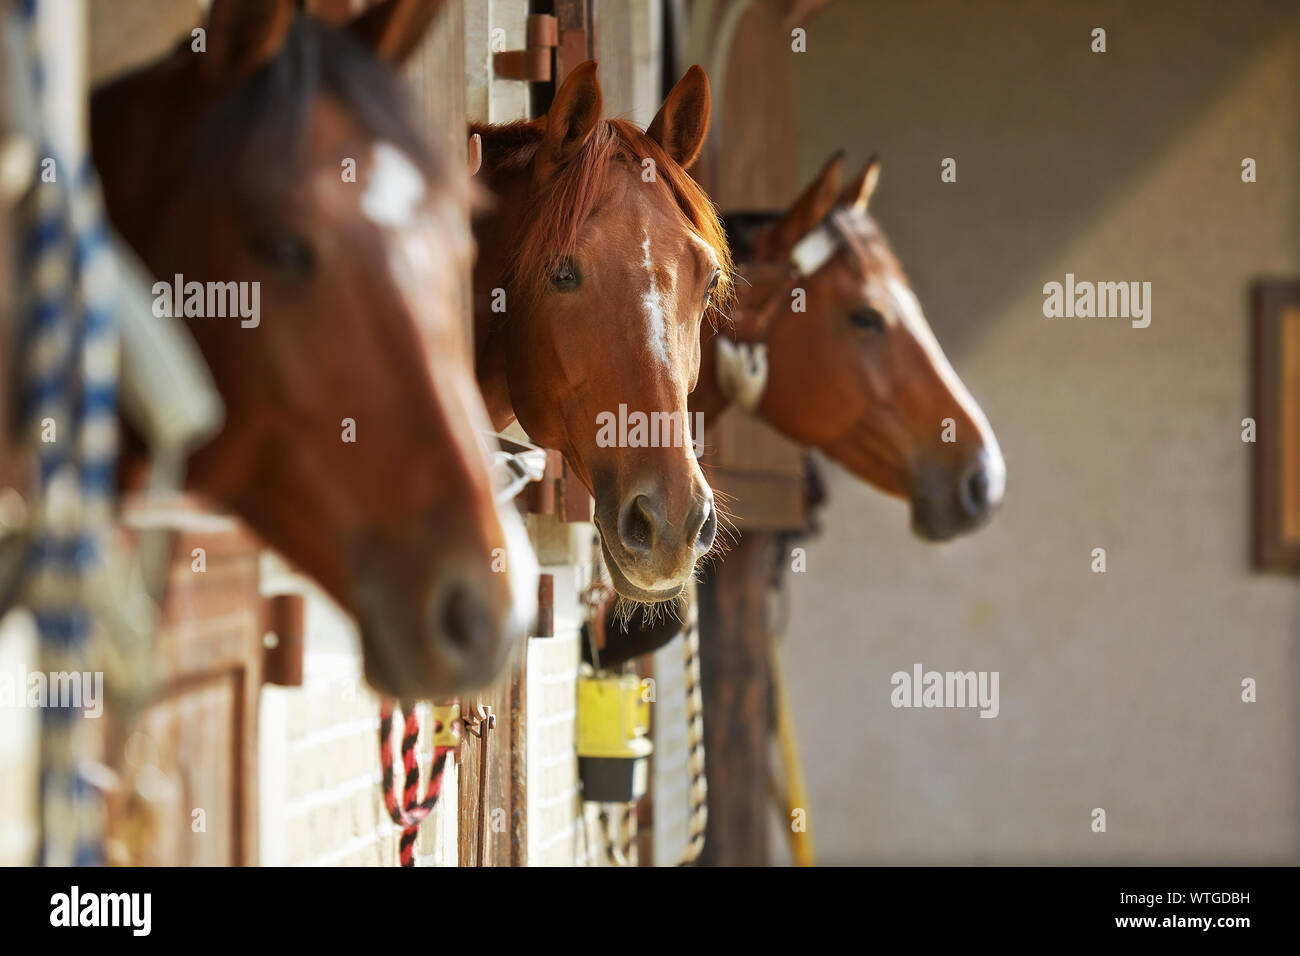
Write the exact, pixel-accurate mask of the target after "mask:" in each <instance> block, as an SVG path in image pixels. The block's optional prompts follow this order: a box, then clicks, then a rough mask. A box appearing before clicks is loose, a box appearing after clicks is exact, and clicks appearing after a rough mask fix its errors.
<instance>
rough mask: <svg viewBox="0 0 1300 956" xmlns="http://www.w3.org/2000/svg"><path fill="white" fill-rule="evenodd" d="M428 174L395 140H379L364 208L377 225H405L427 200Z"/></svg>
mask: <svg viewBox="0 0 1300 956" xmlns="http://www.w3.org/2000/svg"><path fill="white" fill-rule="evenodd" d="M425 192H426V188H425V182H424V176H422V175H421V174H420V170H419V169H417V168H416V166H415V164H414V163H412V162H411V161H410V159H408V158H407V156H406V154H405V153H403V152H402V151H401V150H400V149H398V148H397V147H396V146H394V145H393V144H392V143H376V144H375V151H374V154H373V156H372V158H371V162H370V181H369V182H368V183H367V184H366V191H365V194H364V195H363V196H362V197H361V210H362V212H364V213H365V214H366V217H367V218H368V219H370V221H371V222H373V223H374V224H375V225H377V226H386V227H388V228H389V229H405V228H407V227H408V226H410V225H411V224H412V222H414V220H415V215H416V211H417V210H418V209H419V208H420V204H421V203H422V202H424V196H425Z"/></svg>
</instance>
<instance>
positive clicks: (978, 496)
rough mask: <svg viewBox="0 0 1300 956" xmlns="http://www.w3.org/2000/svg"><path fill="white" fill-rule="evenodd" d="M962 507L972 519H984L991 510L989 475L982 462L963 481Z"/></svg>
mask: <svg viewBox="0 0 1300 956" xmlns="http://www.w3.org/2000/svg"><path fill="white" fill-rule="evenodd" d="M961 505H962V507H963V508H964V509H965V510H966V514H967V515H969V516H970V517H972V518H982V517H983V516H984V515H985V514H986V513H987V512H988V510H989V473H988V470H987V469H986V468H985V467H984V464H983V463H982V462H981V463H979V464H976V465H974V466H973V467H972V468H971V469H970V470H969V471H967V472H966V476H965V477H964V478H963V479H962V482H961Z"/></svg>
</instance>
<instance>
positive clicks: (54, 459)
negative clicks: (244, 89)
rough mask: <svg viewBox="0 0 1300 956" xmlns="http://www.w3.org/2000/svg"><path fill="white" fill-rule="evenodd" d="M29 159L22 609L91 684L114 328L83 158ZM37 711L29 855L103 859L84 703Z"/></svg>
mask: <svg viewBox="0 0 1300 956" xmlns="http://www.w3.org/2000/svg"><path fill="white" fill-rule="evenodd" d="M16 9H17V10H18V17H19V19H18V28H19V30H20V31H22V33H23V35H24V39H25V47H26V53H27V56H28V58H29V62H30V64H31V75H32V86H33V89H34V91H35V95H36V99H37V105H38V113H39V114H40V115H43V116H47V117H48V116H50V115H51V114H52V111H53V109H54V104H52V103H51V102H49V101H48V98H47V93H48V90H47V84H46V82H45V79H46V72H47V71H49V70H58V69H60V68H61V61H60V60H59V58H58V57H57V56H53V55H51V56H45V55H44V54H45V53H46V52H47V51H46V50H44V49H43V45H42V42H41V38H40V36H39V35H38V34H39V31H38V29H37V26H36V21H37V13H38V4H37V3H36V2H35V0H27V2H24V3H21V4H18V5H17V7H16ZM39 155H40V156H41V157H42V158H52V159H54V160H55V165H54V167H53V168H54V171H55V176H56V179H55V180H54V181H53V182H45V181H42V180H41V177H40V175H39V173H38V175H37V182H35V183H34V185H33V187H32V188H31V190H30V191H29V193H28V194H27V196H26V197H24V198H23V200H22V201H21V202H20V203H19V206H18V210H17V222H18V224H19V236H20V239H19V271H18V283H19V297H18V301H19V316H20V320H19V321H20V337H19V353H20V354H21V356H22V360H21V367H22V368H23V370H24V372H25V377H24V381H23V386H22V393H21V396H22V411H23V422H24V425H25V427H26V429H27V434H28V437H29V440H30V441H31V443H32V447H33V450H34V456H35V461H36V466H37V468H36V476H35V481H34V486H35V487H34V489H33V500H34V501H36V502H38V503H39V506H38V507H37V509H36V517H35V527H34V539H33V546H32V551H31V554H30V557H29V563H28V566H27V569H26V572H27V576H26V580H25V594H24V603H26V605H27V606H28V607H29V608H30V609H31V611H32V613H33V615H34V617H35V619H36V625H37V629H38V632H39V635H40V657H39V659H40V669H41V670H42V671H44V672H45V673H47V674H48V673H66V674H78V675H82V674H89V673H90V672H91V671H92V670H93V668H92V666H91V664H92V654H91V646H90V645H91V639H92V637H93V636H94V631H95V624H94V619H93V616H92V615H91V613H90V611H89V608H88V595H89V594H90V593H91V589H92V583H93V579H94V578H95V577H96V576H97V575H99V574H100V573H102V569H103V562H104V558H105V551H106V541H107V536H108V532H109V529H110V526H111V522H112V508H113V495H114V478H115V465H116V456H117V368H118V362H117V353H118V335H117V323H116V318H115V316H114V314H113V309H112V308H111V302H110V300H111V293H112V272H111V267H110V265H109V257H108V252H107V244H106V237H107V231H106V227H105V221H104V214H103V209H102V205H101V200H100V196H99V191H98V186H97V183H96V180H95V177H94V173H93V169H92V168H91V166H90V162H89V157H88V156H85V155H75V156H61V155H58V153H57V150H56V149H55V147H54V146H53V144H52V143H51V142H50V141H49V139H48V137H46V138H44V139H43V140H42V142H41V147H40V150H39ZM46 704H47V706H45V707H44V708H42V711H41V777H40V808H41V849H40V860H41V862H42V863H43V864H45V865H53V866H68V865H96V864H100V863H102V862H103V845H102V834H103V830H104V809H103V806H102V803H101V800H100V798H99V794H98V792H97V791H96V790H95V789H94V788H93V787H92V786H91V784H90V783H89V782H88V781H87V780H86V779H85V777H84V776H83V775H82V773H81V763H82V761H83V760H85V759H86V758H87V756H88V755H89V754H91V753H93V748H94V740H95V737H94V735H93V734H91V733H90V732H89V728H88V726H87V724H86V721H85V720H84V719H83V710H82V701H75V700H74V701H67V700H64V701H59V700H53V699H51V700H49V701H47V702H46Z"/></svg>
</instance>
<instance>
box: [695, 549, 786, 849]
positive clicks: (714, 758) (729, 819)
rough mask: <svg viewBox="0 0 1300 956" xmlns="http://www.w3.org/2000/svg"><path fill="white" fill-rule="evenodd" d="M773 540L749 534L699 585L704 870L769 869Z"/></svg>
mask: <svg viewBox="0 0 1300 956" xmlns="http://www.w3.org/2000/svg"><path fill="white" fill-rule="evenodd" d="M775 546H776V544H775V537H774V536H773V535H772V534H770V533H767V532H746V533H745V534H743V535H742V536H741V537H740V539H739V541H737V543H736V547H735V548H734V549H733V550H732V551H731V552H730V553H729V554H728V555H727V559H726V560H725V561H723V562H721V563H720V564H718V565H716V566H715V567H714V569H713V570H712V571H711V572H710V573H709V574H708V576H707V577H706V578H705V579H704V581H703V582H701V585H700V589H699V594H700V635H701V638H700V670H701V683H702V689H703V693H704V736H705V744H704V753H705V767H706V770H707V773H708V778H709V825H708V830H707V831H706V834H707V835H706V837H705V841H704V852H703V854H702V855H701V857H700V860H699V865H700V866H764V865H766V864H767V829H768V822H769V818H770V816H771V813H772V806H771V800H770V798H769V795H768V788H767V781H768V746H769V740H770V730H771V726H772V712H771V693H770V687H771V680H770V674H769V658H768V652H767V633H768V627H769V624H770V622H769V621H768V613H769V612H768V601H767V588H768V581H769V580H770V577H771V575H770V569H771V567H772V561H773V557H774V555H773V549H774V548H775Z"/></svg>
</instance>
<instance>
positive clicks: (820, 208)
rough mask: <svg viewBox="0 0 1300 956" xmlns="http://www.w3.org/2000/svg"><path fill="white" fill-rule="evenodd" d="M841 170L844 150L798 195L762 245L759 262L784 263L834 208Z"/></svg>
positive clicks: (834, 155) (827, 161) (773, 226)
mask: <svg viewBox="0 0 1300 956" xmlns="http://www.w3.org/2000/svg"><path fill="white" fill-rule="evenodd" d="M843 170H844V150H842V149H841V150H839V151H838V152H836V153H834V154H833V155H832V156H831V158H830V159H828V160H826V164H825V165H824V166H822V168H821V172H819V173H818V174H817V176H816V178H815V179H814V180H813V181H812V182H811V183H809V184H808V187H807V188H806V189H804V191H803V192H802V193H800V194H799V198H798V199H796V200H795V201H794V205H792V206H791V207H790V208H789V209H787V210H786V211H785V214H784V215H782V216H781V218H780V219H778V220H777V221H776V222H775V223H774V224H773V225H772V228H771V232H769V233H768V235H767V237H766V238H765V240H764V241H763V242H762V243H761V245H760V248H761V250H762V258H764V259H784V258H785V257H786V256H787V255H789V253H790V250H791V249H793V248H794V247H795V244H796V243H797V242H798V241H799V240H800V239H802V238H803V237H804V236H806V235H808V233H809V232H811V231H812V230H813V229H814V228H815V227H816V226H817V224H818V223H819V222H821V221H822V220H823V219H825V218H826V214H827V213H828V212H830V211H831V207H832V206H833V205H835V196H836V194H837V193H838V192H839V189H840V175H841V174H842V172H843Z"/></svg>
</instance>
